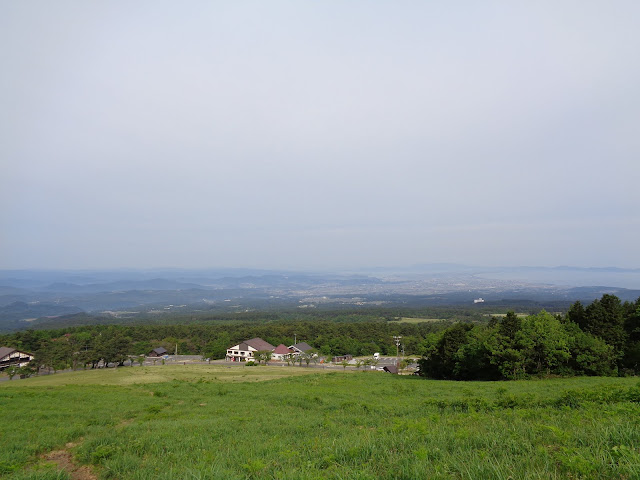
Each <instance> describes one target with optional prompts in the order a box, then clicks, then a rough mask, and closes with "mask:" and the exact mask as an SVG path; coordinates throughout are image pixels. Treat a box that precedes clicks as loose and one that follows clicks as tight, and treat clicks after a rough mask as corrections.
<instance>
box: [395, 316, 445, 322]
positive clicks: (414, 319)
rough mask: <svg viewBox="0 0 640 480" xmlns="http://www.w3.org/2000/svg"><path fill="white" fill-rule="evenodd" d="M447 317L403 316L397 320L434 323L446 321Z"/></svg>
mask: <svg viewBox="0 0 640 480" xmlns="http://www.w3.org/2000/svg"><path fill="white" fill-rule="evenodd" d="M446 321H447V319H445V318H413V317H401V318H400V320H397V323H433V322H446Z"/></svg>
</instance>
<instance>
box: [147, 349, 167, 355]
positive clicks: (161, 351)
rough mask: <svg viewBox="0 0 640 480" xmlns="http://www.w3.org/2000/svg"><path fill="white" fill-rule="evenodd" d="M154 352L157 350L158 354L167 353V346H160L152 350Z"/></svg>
mask: <svg viewBox="0 0 640 480" xmlns="http://www.w3.org/2000/svg"><path fill="white" fill-rule="evenodd" d="M151 351H152V352H156V353H157V354H158V355H162V354H163V353H167V349H166V348H162V347H158V348H154V349H153V350H151Z"/></svg>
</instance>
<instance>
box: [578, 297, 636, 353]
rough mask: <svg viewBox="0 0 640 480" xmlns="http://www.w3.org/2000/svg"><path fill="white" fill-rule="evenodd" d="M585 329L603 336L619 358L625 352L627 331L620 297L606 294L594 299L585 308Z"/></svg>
mask: <svg viewBox="0 0 640 480" xmlns="http://www.w3.org/2000/svg"><path fill="white" fill-rule="evenodd" d="M585 317H586V319H585V328H583V330H585V331H586V332H589V333H591V334H593V335H595V336H596V337H600V338H602V339H603V340H604V341H605V342H607V343H608V344H609V345H611V346H613V348H614V349H615V351H616V353H617V354H618V358H621V357H622V355H623V354H624V346H625V343H626V337H627V333H626V332H625V329H624V317H623V309H622V305H621V303H620V299H619V298H618V297H616V296H615V295H609V294H605V295H603V296H602V298H601V299H600V300H594V301H593V302H592V303H591V304H590V305H589V306H588V307H587V308H586V310H585Z"/></svg>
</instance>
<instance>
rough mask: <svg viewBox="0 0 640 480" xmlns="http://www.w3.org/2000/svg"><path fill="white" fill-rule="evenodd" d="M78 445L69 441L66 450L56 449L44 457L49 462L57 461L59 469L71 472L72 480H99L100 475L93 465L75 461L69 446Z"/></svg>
mask: <svg viewBox="0 0 640 480" xmlns="http://www.w3.org/2000/svg"><path fill="white" fill-rule="evenodd" d="M75 446H76V445H75V444H73V443H67V444H66V445H65V447H66V449H65V450H55V451H53V452H49V453H47V454H46V455H44V457H43V458H44V459H45V460H46V461H48V462H51V463H55V464H56V465H57V466H58V469H59V470H64V471H65V472H67V473H68V474H69V476H70V477H71V480H98V477H97V476H96V475H95V474H94V473H93V471H92V470H91V467H89V466H86V465H82V466H80V465H76V464H75V463H74V461H73V457H72V455H71V453H70V452H69V450H68V449H69V448H73V447H75Z"/></svg>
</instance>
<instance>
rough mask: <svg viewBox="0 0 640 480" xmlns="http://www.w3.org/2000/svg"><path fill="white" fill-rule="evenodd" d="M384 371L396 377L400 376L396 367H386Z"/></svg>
mask: <svg viewBox="0 0 640 480" xmlns="http://www.w3.org/2000/svg"><path fill="white" fill-rule="evenodd" d="M382 370H384V371H385V372H387V373H393V374H394V375H397V374H398V367H396V366H395V365H385V366H384V367H383V368H382Z"/></svg>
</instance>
